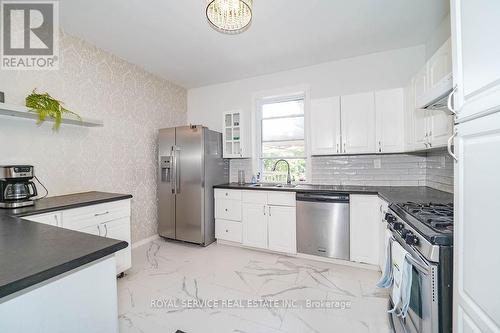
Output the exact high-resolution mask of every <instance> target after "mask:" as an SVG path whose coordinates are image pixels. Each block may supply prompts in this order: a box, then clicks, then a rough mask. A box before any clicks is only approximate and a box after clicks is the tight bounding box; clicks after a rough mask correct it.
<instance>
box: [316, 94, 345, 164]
mask: <svg viewBox="0 0 500 333" xmlns="http://www.w3.org/2000/svg"><path fill="white" fill-rule="evenodd" d="M309 118H310V122H309V128H310V129H309V133H310V135H311V154H312V155H333V154H339V153H341V151H340V97H331V98H322V99H313V100H311V112H310V113H309Z"/></svg>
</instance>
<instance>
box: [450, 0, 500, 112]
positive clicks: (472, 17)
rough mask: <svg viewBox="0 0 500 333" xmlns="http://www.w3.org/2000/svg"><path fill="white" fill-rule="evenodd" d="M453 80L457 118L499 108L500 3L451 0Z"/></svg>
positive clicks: (496, 1)
mask: <svg viewBox="0 0 500 333" xmlns="http://www.w3.org/2000/svg"><path fill="white" fill-rule="evenodd" d="M450 11H451V31H452V32H451V35H452V44H453V81H454V85H455V86H456V87H457V91H456V93H455V95H454V101H455V106H454V108H455V110H457V111H458V112H457V116H458V121H461V120H463V119H464V118H466V117H469V116H472V115H478V114H486V113H490V112H492V111H496V110H498V109H500V61H499V59H500V43H499V42H498V41H499V38H498V32H499V31H500V20H499V19H498V18H499V17H500V2H499V1H498V0H452V1H451V10H450Z"/></svg>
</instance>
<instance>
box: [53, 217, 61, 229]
mask: <svg viewBox="0 0 500 333" xmlns="http://www.w3.org/2000/svg"><path fill="white" fill-rule="evenodd" d="M54 220H56V226H58V227H59V226H60V225H59V219H58V218H57V215H54Z"/></svg>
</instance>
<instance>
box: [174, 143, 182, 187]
mask: <svg viewBox="0 0 500 333" xmlns="http://www.w3.org/2000/svg"><path fill="white" fill-rule="evenodd" d="M180 154H181V149H180V148H179V147H177V146H174V156H175V194H179V193H181V169H180V167H179V164H180V159H179V155H180Z"/></svg>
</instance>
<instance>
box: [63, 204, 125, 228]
mask: <svg viewBox="0 0 500 333" xmlns="http://www.w3.org/2000/svg"><path fill="white" fill-rule="evenodd" d="M129 216H130V200H121V201H115V202H109V203H104V204H98V205H92V206H87V207H81V208H74V209H68V210H65V211H63V220H64V221H63V227H64V228H67V229H72V230H79V229H83V228H85V227H89V226H92V225H97V224H100V223H105V222H108V221H112V220H117V219H120V218H124V217H129Z"/></svg>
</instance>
